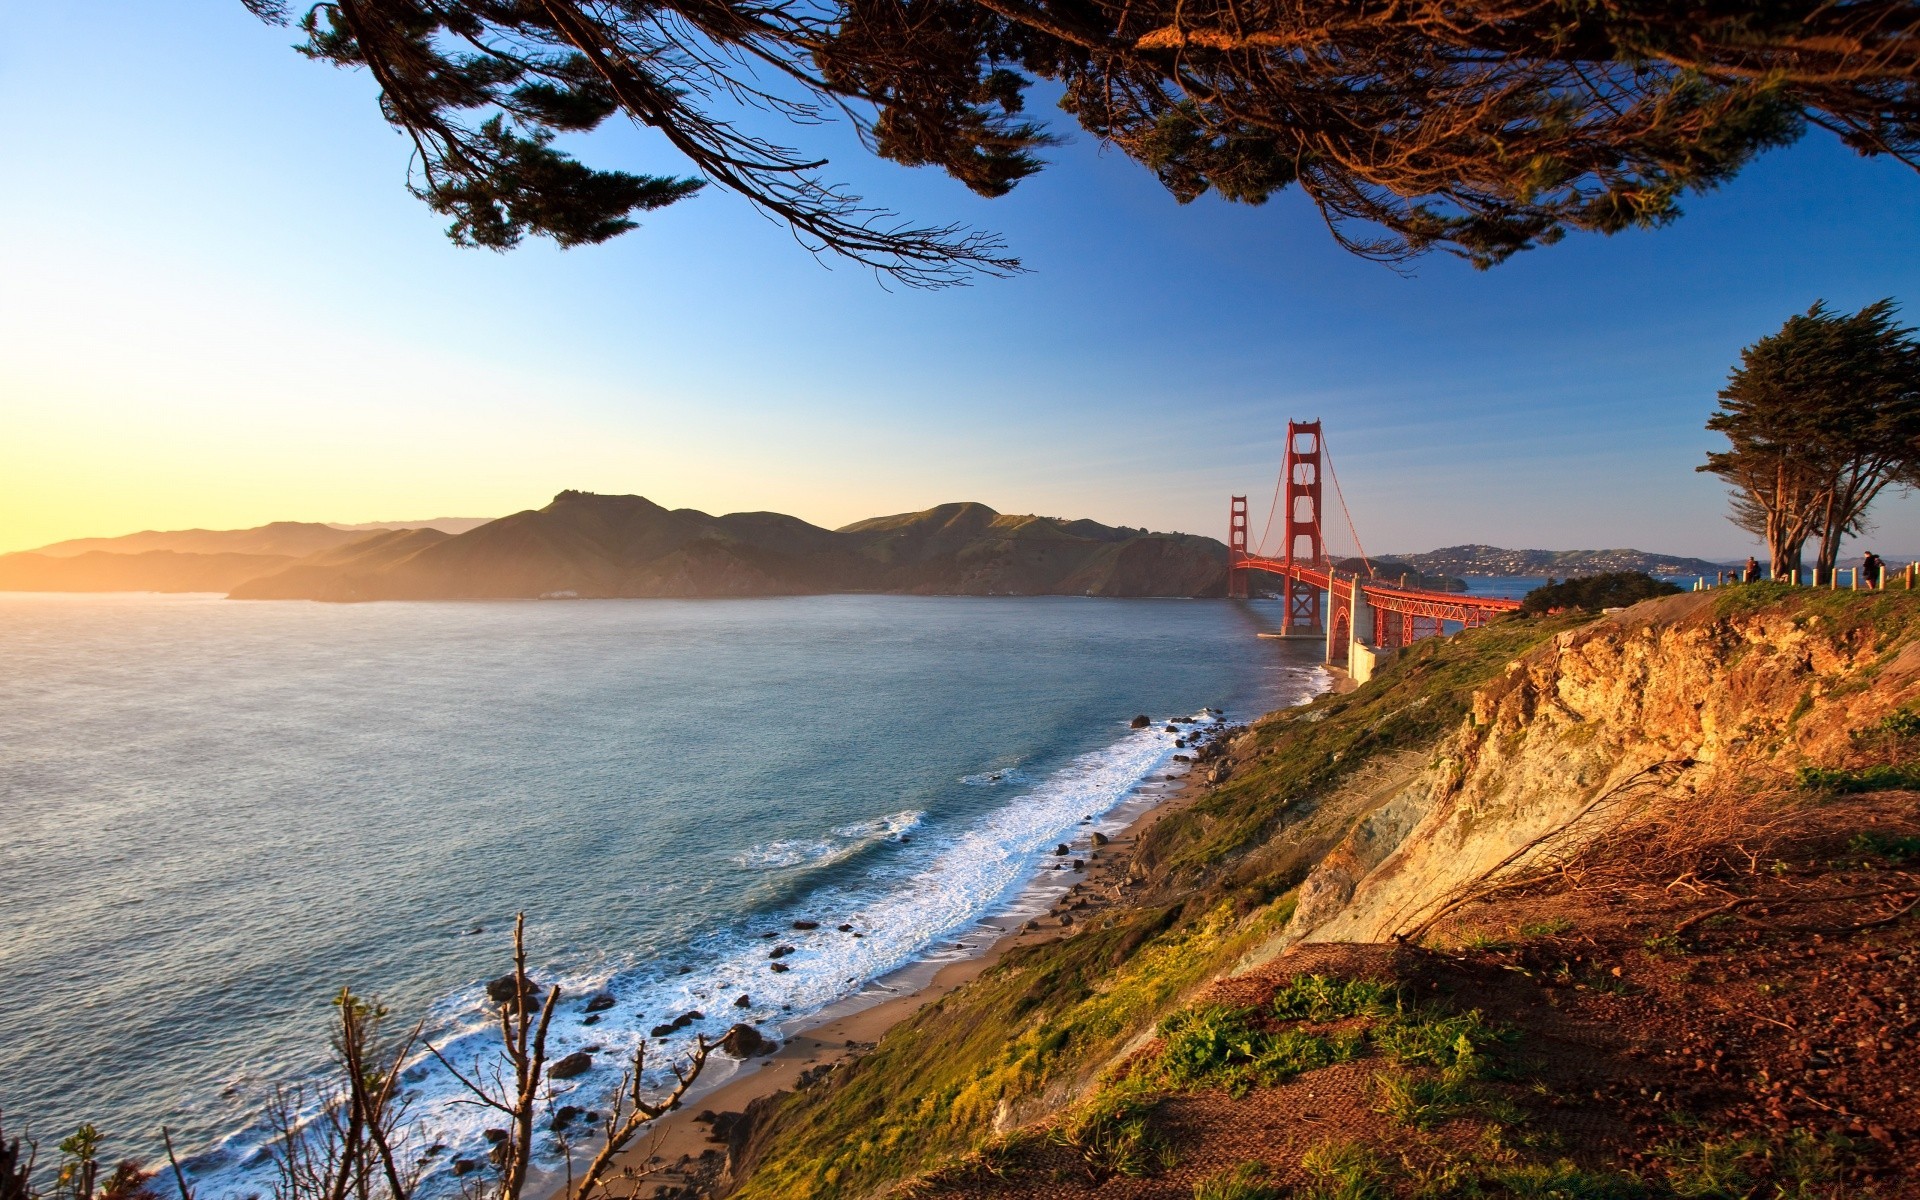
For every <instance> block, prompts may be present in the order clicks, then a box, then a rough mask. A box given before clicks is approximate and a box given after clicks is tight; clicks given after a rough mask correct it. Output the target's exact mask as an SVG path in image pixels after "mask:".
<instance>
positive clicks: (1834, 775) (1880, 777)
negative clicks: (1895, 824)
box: [1796, 766, 1920, 796]
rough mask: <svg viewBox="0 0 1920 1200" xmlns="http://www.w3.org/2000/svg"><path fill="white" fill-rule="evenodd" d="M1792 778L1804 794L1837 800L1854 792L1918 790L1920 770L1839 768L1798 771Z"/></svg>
mask: <svg viewBox="0 0 1920 1200" xmlns="http://www.w3.org/2000/svg"><path fill="white" fill-rule="evenodd" d="M1796 778H1797V780H1798V782H1799V784H1800V786H1801V787H1803V788H1805V789H1806V790H1807V791H1810V792H1830V793H1832V794H1834V795H1838V796H1844V795H1850V794H1852V793H1854V792H1891V791H1915V790H1920V767H1889V766H1879V767H1863V768H1861V769H1860V770H1857V771H1851V770H1847V769H1845V768H1841V767H1801V768H1800V771H1799V774H1798V775H1797V776H1796Z"/></svg>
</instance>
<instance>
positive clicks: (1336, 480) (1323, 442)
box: [1320, 433, 1373, 579]
mask: <svg viewBox="0 0 1920 1200" xmlns="http://www.w3.org/2000/svg"><path fill="white" fill-rule="evenodd" d="M1320 457H1321V458H1323V459H1325V460H1326V462H1327V477H1328V478H1329V479H1332V480H1333V494H1334V497H1335V498H1336V499H1338V500H1339V501H1340V515H1341V516H1343V517H1345V518H1346V519H1347V533H1348V535H1349V536H1351V537H1352V538H1353V548H1354V549H1355V550H1357V551H1359V553H1360V561H1361V562H1363V563H1365V564H1366V567H1367V578H1368V579H1372V578H1373V563H1372V562H1371V561H1370V560H1369V559H1368V558H1367V548H1366V547H1365V546H1362V545H1361V544H1360V531H1359V530H1357V529H1355V528H1354V527H1353V514H1352V513H1350V512H1348V511H1347V497H1346V494H1345V493H1344V492H1342V491H1341V490H1340V476H1339V474H1338V473H1337V472H1336V471H1335V470H1334V469H1333V452H1332V451H1330V450H1328V449H1327V435H1326V434H1324V433H1322V434H1321V435H1320Z"/></svg>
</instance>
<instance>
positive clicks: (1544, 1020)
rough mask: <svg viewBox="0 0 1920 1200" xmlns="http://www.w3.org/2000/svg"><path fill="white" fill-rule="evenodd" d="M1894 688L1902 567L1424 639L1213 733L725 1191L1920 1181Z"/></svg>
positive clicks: (1904, 676) (1919, 690)
mask: <svg viewBox="0 0 1920 1200" xmlns="http://www.w3.org/2000/svg"><path fill="white" fill-rule="evenodd" d="M1916 704H1920V597H1914V596H1909V595H1905V594H1889V595H1880V596H1853V595H1848V594H1845V593H1817V592H1815V593H1808V592H1800V593H1794V592H1790V591H1788V590H1787V589H1784V588H1777V587H1774V586H1771V585H1756V586H1753V587H1748V588H1741V589H1728V590H1724V591H1719V592H1711V593H1696V594H1687V595H1682V596H1676V597H1671V598H1667V599H1664V600H1657V601H1650V602H1647V603H1645V604H1642V605H1639V606H1637V607H1635V608H1632V609H1629V610H1627V611H1625V612H1623V613H1619V614H1615V615H1613V616H1611V617H1607V618H1603V619H1597V620H1596V619H1592V618H1589V617H1585V616H1580V615H1563V616H1559V617H1545V618H1531V619H1528V618H1515V619H1509V620H1504V621H1500V622H1496V623H1495V624H1493V625H1492V626H1489V627H1487V628H1485V629H1482V630H1478V631H1473V632H1470V633H1467V634H1463V635H1461V636H1459V637H1457V638H1455V639H1452V640H1451V641H1447V642H1438V641H1435V642H1427V643H1422V644H1421V645H1419V646H1417V647H1415V648H1413V649H1412V650H1410V651H1408V652H1407V653H1405V654H1403V655H1402V656H1401V657H1400V658H1399V659H1398V660H1397V661H1395V662H1394V663H1393V664H1392V665H1391V666H1390V667H1389V668H1388V669H1387V670H1386V671H1384V672H1382V673H1381V674H1380V675H1379V676H1377V677H1376V678H1375V679H1374V680H1373V681H1372V682H1370V683H1369V684H1367V685H1365V686H1363V687H1361V688H1359V689H1358V690H1356V691H1354V692H1352V693H1350V694H1346V695H1340V696H1328V697H1323V698H1322V699H1320V700H1318V701H1316V702H1315V703H1313V704H1312V705H1309V706H1306V707H1303V708H1299V709H1294V710H1289V711H1286V712H1282V713H1276V714H1273V715H1271V716H1269V717H1268V718H1266V719H1264V720H1262V721H1261V722H1259V723H1257V724H1256V725H1255V726H1254V727H1253V728H1252V729H1250V730H1248V731H1247V732H1246V733H1245V734H1244V735H1242V736H1240V737H1239V738H1238V739H1237V740H1235V741H1234V742H1233V743H1232V745H1231V749H1230V750H1229V751H1228V752H1227V753H1226V754H1225V755H1224V756H1223V757H1221V758H1218V759H1216V760H1214V761H1211V762H1209V763H1208V764H1206V767H1205V770H1206V771H1207V772H1208V777H1209V778H1210V779H1215V780H1217V782H1215V783H1212V784H1210V785H1207V786H1205V787H1204V788H1203V789H1202V790H1201V792H1200V793H1199V794H1198V795H1197V796H1195V797H1194V798H1192V800H1191V802H1190V803H1188V804H1187V805H1186V806H1184V807H1182V808H1180V809H1178V810H1177V811H1173V812H1170V813H1169V814H1167V815H1166V816H1165V817H1164V818H1163V819H1161V820H1159V821H1158V822H1157V823H1155V824H1154V825H1153V826H1152V827H1151V828H1150V829H1148V830H1147V831H1146V832H1145V833H1143V834H1142V835H1141V837H1140V840H1139V842H1138V844H1137V845H1135V846H1132V847H1129V848H1126V850H1125V857H1124V858H1123V859H1122V860H1121V862H1120V863H1119V864H1109V865H1117V866H1118V868H1119V872H1118V875H1117V876H1115V877H1113V878H1115V879H1116V880H1117V882H1113V883H1110V884H1109V883H1101V882H1097V881H1096V880H1094V879H1090V880H1089V881H1088V882H1087V883H1086V884H1083V885H1082V886H1081V887H1080V888H1077V889H1076V890H1075V892H1074V893H1073V894H1071V895H1070V896H1069V897H1068V898H1067V900H1066V901H1065V902H1064V903H1063V904H1062V906H1061V907H1059V908H1058V909H1056V915H1055V916H1054V917H1050V918H1048V919H1046V920H1044V921H1043V922H1042V923H1041V924H1042V928H1041V930H1040V931H1039V933H1038V934H1036V935H1032V936H1031V937H1030V938H1029V943H1028V944H1026V945H1022V946H1020V947H1017V948H1016V949H1014V950H1012V951H1010V952H1009V953H1008V954H1007V955H1006V957H1005V958H1004V959H1003V960H1002V961H1001V963H1000V964H999V965H998V966H996V967H994V968H993V969H991V970H989V971H988V972H987V973H985V974H984V975H983V976H982V977H981V978H980V979H979V980H977V981H975V982H974V983H973V984H972V985H970V986H968V987H966V988H963V989H962V990H960V991H959V992H956V993H953V994H951V995H949V996H947V997H945V998H943V999H942V1000H940V1001H939V1002H938V1003H936V1004H934V1005H932V1006H930V1007H929V1008H927V1009H925V1010H923V1011H922V1013H921V1014H920V1015H918V1016H916V1017H914V1018H911V1019H909V1020H908V1021H907V1022H905V1023H903V1024H902V1025H901V1026H899V1027H897V1028H896V1029H895V1030H894V1031H893V1032H892V1033H890V1034H889V1035H888V1036H887V1037H886V1038H885V1039H883V1040H882V1041H881V1042H880V1044H879V1045H878V1046H877V1047H876V1048H874V1049H873V1050H872V1051H871V1052H870V1053H866V1054H864V1055H860V1056H857V1057H855V1058H852V1059H850V1060H848V1061H846V1062H844V1063H841V1064H839V1065H838V1066H836V1067H835V1068H834V1069H832V1070H831V1071H830V1072H829V1073H827V1074H826V1075H825V1077H824V1078H823V1079H821V1080H819V1081H816V1082H814V1083H812V1085H811V1086H810V1087H809V1088H808V1089H807V1090H804V1091H802V1092H799V1093H795V1094H791V1095H788V1096H786V1097H784V1098H782V1099H781V1100H780V1101H779V1102H778V1103H776V1104H772V1105H767V1106H765V1108H764V1111H761V1112H758V1113H756V1114H755V1117H756V1119H755V1120H754V1121H752V1122H749V1123H747V1124H748V1125H749V1126H750V1129H749V1130H748V1131H747V1132H744V1133H739V1132H736V1135H735V1138H734V1143H733V1145H732V1147H731V1152H732V1154H731V1160H730V1164H729V1165H730V1168H731V1176H730V1182H731V1184H732V1185H733V1186H735V1187H737V1189H738V1192H739V1194H740V1195H742V1196H769V1197H770V1196H783V1197H784V1196H864V1195H877V1194H882V1193H883V1192H886V1191H887V1190H888V1189H890V1188H896V1187H898V1188H904V1189H905V1190H906V1192H910V1193H911V1194H914V1195H920V1196H941V1197H963V1196H964V1197H988V1196H992V1197H1014V1196H1029V1195H1033V1194H1037V1193H1040V1192H1044V1193H1045V1194H1047V1195H1050V1196H1062V1197H1081V1196H1087V1197H1097V1196H1126V1197H1149V1196H1151V1197H1176V1196H1177V1197H1183V1198H1184V1197H1189V1196H1195V1195H1203V1194H1204V1195H1218V1196H1256V1195H1298V1196H1330V1195H1345V1196H1375V1197H1387V1196H1416V1195H1417V1196H1674V1195H1690V1196H1706V1195H1720V1196H1748V1195H1769V1196H1773V1195H1793V1196H1832V1197H1842V1196H1846V1197H1853V1196H1864V1195H1878V1196H1906V1195H1915V1194H1917V1193H1920V1185H1916V1184H1915V1183H1914V1182H1913V1181H1914V1180H1915V1179H1916V1178H1920V1175H1917V1174H1916V1172H1917V1171H1920V1156H1917V1155H1916V1153H1915V1150H1914V1148H1913V1147H1912V1146H1911V1145H1910V1143H1909V1141H1908V1139H1907V1138H1906V1137H1905V1136H1904V1135H1905V1134H1906V1133H1909V1132H1911V1131H1912V1130H1913V1129H1915V1128H1920V1120H1917V1118H1920V1112H1917V1111H1916V1104H1915V1099H1914V1097H1913V1095H1912V1093H1911V1091H1910V1089H1909V1088H1908V1085H1907V1083H1906V1080H1908V1079H1909V1078H1911V1074H1912V1071H1913V1070H1914V1068H1915V1067H1916V1066H1920V1054H1917V1053H1916V1051H1915V1049H1914V1043H1913V1041H1912V1039H1911V1038H1910V1037H1908V1036H1907V1034H1906V1032H1905V1031H1907V1030H1909V1028H1910V1025H1911V1021H1912V1018H1910V1017H1909V1016H1908V1015H1907V1014H1906V1013H1905V1011H1904V1009H1901V1008H1899V1007H1898V1006H1899V1003H1900V1001H1901V1000H1902V998H1904V997H1905V996H1906V995H1908V994H1910V990H1911V989H1912V988H1913V987H1915V986H1920V966H1916V965H1915V964H1916V961H1917V960H1920V937H1916V934H1915V932H1914V930H1913V928H1912V927H1911V926H1912V921H1910V920H1909V919H1908V917H1907V914H1908V913H1910V912H1912V911H1914V910H1915V909H1916V908H1920V884H1917V883H1915V881H1914V880H1913V878H1912V876H1911V875H1910V874H1908V873H1907V870H1906V864H1907V863H1908V862H1909V861H1910V860H1912V859H1915V858H1920V806H1917V805H1916V804H1915V799H1916V797H1915V796H1914V795H1912V794H1910V793H1907V792H1904V791H1900V790H1897V789H1899V788H1903V787H1908V786H1912V785H1913V784H1915V783H1920V766H1915V765H1913V764H1915V763H1920V717H1914V716H1911V715H1909V712H1910V709H1911V708H1912V707H1913V706H1915V705H1916ZM1888 788H1893V789H1896V790H1891V791H1889V790H1886V789H1888ZM1089 853H1092V854H1095V855H1097V853H1098V852H1097V851H1091V850H1090V851H1089ZM1033 938H1038V940H1032V939H1033ZM1256 1187H1264V1188H1268V1189H1269V1190H1268V1191H1265V1192H1261V1191H1256V1190H1253V1189H1255V1188H1256ZM1197 1189H1207V1190H1205V1191H1202V1190H1197ZM1232 1189H1239V1190H1232Z"/></svg>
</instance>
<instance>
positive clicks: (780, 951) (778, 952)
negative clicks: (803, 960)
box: [767, 946, 794, 958]
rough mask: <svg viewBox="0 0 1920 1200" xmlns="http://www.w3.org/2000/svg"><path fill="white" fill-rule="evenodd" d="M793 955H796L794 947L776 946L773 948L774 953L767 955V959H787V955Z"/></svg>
mask: <svg viewBox="0 0 1920 1200" xmlns="http://www.w3.org/2000/svg"><path fill="white" fill-rule="evenodd" d="M792 953H794V949H793V947H792V946H775V947H774V948H773V953H772V954H769V955H767V957H768V958H785V957H786V956H787V955H789V954H792Z"/></svg>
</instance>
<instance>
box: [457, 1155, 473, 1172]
mask: <svg viewBox="0 0 1920 1200" xmlns="http://www.w3.org/2000/svg"><path fill="white" fill-rule="evenodd" d="M473 1170H474V1164H473V1163H472V1162H470V1161H468V1160H467V1159H464V1158H456V1159H454V1160H453V1173H454V1174H455V1175H471V1174H472V1173H473Z"/></svg>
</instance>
